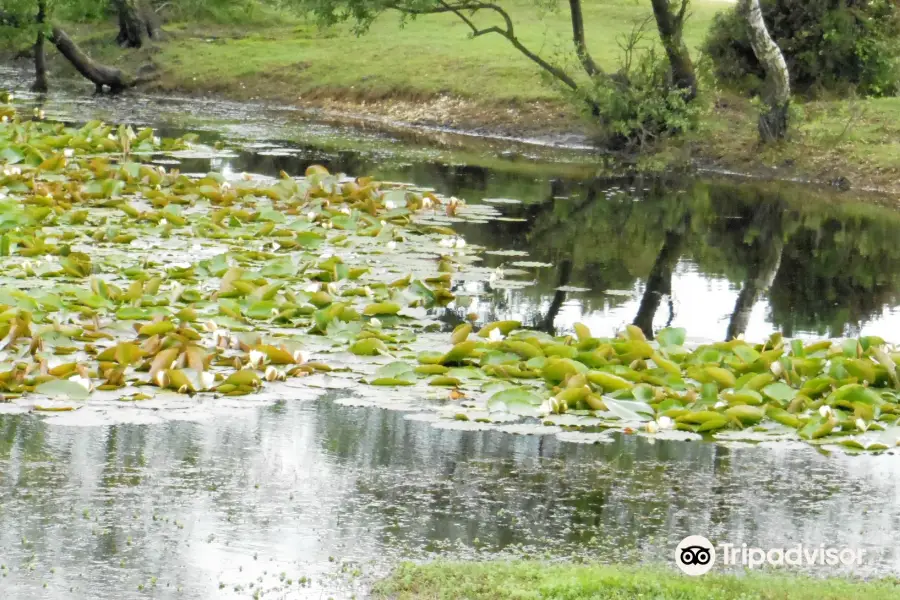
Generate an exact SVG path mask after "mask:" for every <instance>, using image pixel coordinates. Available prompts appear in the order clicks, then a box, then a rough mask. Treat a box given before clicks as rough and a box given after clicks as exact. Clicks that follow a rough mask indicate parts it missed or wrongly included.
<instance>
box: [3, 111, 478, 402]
mask: <svg viewBox="0 0 900 600" xmlns="http://www.w3.org/2000/svg"><path fill="white" fill-rule="evenodd" d="M4 100H8V98H4ZM0 111H2V114H3V122H2V123H0V161H2V171H0V261H2V265H3V270H2V275H0V394H2V397H3V398H4V399H5V400H15V399H20V398H23V397H27V398H31V397H32V396H33V397H34V398H36V399H35V400H34V408H36V409H38V410H67V409H74V408H78V407H79V406H80V404H78V402H81V401H85V400H87V399H88V398H93V397H96V396H97V394H99V393H103V392H114V393H115V395H114V396H112V397H115V398H118V399H130V400H141V399H148V398H151V397H153V396H154V395H155V394H156V393H157V392H159V391H162V390H168V391H170V392H173V393H178V394H196V393H213V394H216V395H219V396H221V395H229V396H231V395H244V394H248V393H251V392H255V391H258V390H260V389H261V388H263V387H264V386H265V385H266V384H267V383H268V382H277V381H280V380H285V379H287V378H293V377H298V376H304V375H308V374H311V373H314V372H328V371H330V370H331V369H332V368H331V367H329V366H328V365H327V364H325V363H324V362H321V361H318V360H314V359H313V356H312V354H315V353H316V352H322V351H327V350H329V349H330V348H331V346H332V345H335V344H338V345H344V346H347V347H349V348H350V350H351V351H352V352H354V353H356V354H360V355H372V354H379V353H387V352H388V351H389V347H390V346H395V345H396V344H398V343H400V342H402V341H403V340H405V339H411V338H412V337H413V334H412V333H411V331H398V332H397V333H389V331H390V330H391V329H393V328H394V327H395V326H398V325H413V324H416V325H419V326H420V325H421V323H420V321H421V320H422V316H423V314H422V313H424V310H425V308H427V307H431V306H436V305H441V304H446V303H448V302H449V301H450V300H452V298H453V295H452V294H451V293H450V292H449V290H448V286H449V283H450V276H449V273H448V272H447V271H450V270H452V269H453V259H452V258H451V257H450V255H451V254H452V253H454V252H455V251H456V250H455V248H457V247H461V240H460V239H459V238H458V237H457V236H456V235H455V234H454V233H453V232H452V231H451V230H449V229H446V228H444V227H441V226H437V225H427V224H426V225H418V224H416V223H414V222H412V219H411V217H412V215H413V214H414V213H415V212H416V211H422V210H431V211H434V210H437V209H438V208H439V207H440V209H441V210H446V211H448V212H451V211H452V210H454V209H455V207H456V204H457V201H456V200H455V199H452V200H448V201H447V202H446V205H447V206H446V208H444V207H443V205H444V204H445V202H444V201H443V200H442V199H439V198H437V197H436V196H434V195H432V194H427V193H426V194H424V195H423V194H415V193H411V192H409V191H407V190H405V189H402V188H397V187H395V188H393V189H389V188H388V186H385V185H382V184H380V183H378V182H375V181H372V180H370V179H366V178H359V179H349V178H340V177H338V176H335V175H332V174H330V173H328V172H327V171H326V170H325V169H324V168H322V167H311V168H310V169H309V170H308V171H307V173H306V176H305V177H303V178H298V179H292V178H290V177H288V176H287V175H286V174H285V175H284V176H283V177H282V178H281V179H280V180H271V179H268V178H260V177H254V176H250V175H247V176H238V177H235V178H232V179H231V180H229V179H227V178H226V177H225V176H223V175H222V174H218V173H211V174H208V175H205V176H188V175H186V174H182V173H179V172H178V171H175V170H172V171H167V170H166V168H165V167H164V166H161V165H159V164H153V162H152V160H153V159H154V157H157V158H158V157H159V156H160V155H162V156H165V155H172V156H183V155H185V154H190V153H197V152H203V151H209V149H207V150H204V149H202V148H200V147H198V146H195V145H192V143H191V142H192V140H191V138H185V139H181V140H162V139H159V138H158V137H156V136H155V135H154V133H153V131H152V130H150V129H144V130H141V131H133V130H132V129H131V128H129V127H126V126H119V127H112V126H109V125H105V124H103V123H100V122H90V123H87V124H85V125H83V126H81V127H78V128H73V127H68V126H65V125H63V124H56V123H46V122H43V121H41V120H40V116H39V115H35V118H34V119H32V120H27V119H23V118H21V117H20V116H19V115H17V114H16V112H15V110H14V109H13V107H12V106H11V105H9V104H5V105H3V107H2V109H0ZM447 241H449V242H450V243H449V248H452V249H449V250H446V251H445V252H444V253H443V254H446V256H443V255H442V254H438V257H439V258H440V260H438V261H436V263H435V264H433V261H431V260H429V259H427V258H420V259H419V260H418V262H416V261H411V262H408V265H407V266H408V267H409V268H408V269H406V271H405V272H406V276H405V277H401V278H395V277H394V276H393V272H392V271H389V270H388V269H384V268H381V267H380V266H379V263H380V262H382V259H381V258H379V256H380V255H384V254H398V255H401V254H407V253H409V251H410V248H419V249H426V248H433V249H435V250H437V249H442V250H443V249H444V248H445V246H447V245H448V244H447ZM442 242H443V243H444V244H445V245H444V246H441V245H439V244H441V243H442ZM385 260H387V259H385ZM395 262H397V263H399V264H403V261H402V260H397V261H395ZM417 271H418V272H417ZM420 311H421V312H420ZM106 397H107V398H110V397H111V396H109V395H107V396H106ZM53 398H62V399H64V400H66V401H68V402H67V403H65V404H62V405H60V404H56V403H53V402H51V401H50V399H53Z"/></svg>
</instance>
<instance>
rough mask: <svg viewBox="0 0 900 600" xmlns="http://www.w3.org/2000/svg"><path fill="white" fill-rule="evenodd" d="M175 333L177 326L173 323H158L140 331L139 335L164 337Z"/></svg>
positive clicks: (144, 327) (143, 327)
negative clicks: (172, 332)
mask: <svg viewBox="0 0 900 600" xmlns="http://www.w3.org/2000/svg"><path fill="white" fill-rule="evenodd" d="M171 331H175V324H174V323H172V322H171V321H157V322H156V323H148V324H147V325H143V326H141V328H140V329H138V335H142V336H146V337H150V336H154V335H163V334H166V333H169V332H171Z"/></svg>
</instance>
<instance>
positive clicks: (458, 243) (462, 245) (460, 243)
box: [455, 238, 466, 248]
mask: <svg viewBox="0 0 900 600" xmlns="http://www.w3.org/2000/svg"><path fill="white" fill-rule="evenodd" d="M455 246H456V247H457V248H465V247H466V240H464V239H463V238H456V244H455Z"/></svg>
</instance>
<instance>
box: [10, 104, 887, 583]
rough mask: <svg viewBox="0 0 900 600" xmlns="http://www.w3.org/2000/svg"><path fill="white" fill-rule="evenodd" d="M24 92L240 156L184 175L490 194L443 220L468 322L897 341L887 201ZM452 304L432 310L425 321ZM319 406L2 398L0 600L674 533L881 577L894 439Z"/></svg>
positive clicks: (575, 552) (572, 156)
mask: <svg viewBox="0 0 900 600" xmlns="http://www.w3.org/2000/svg"><path fill="white" fill-rule="evenodd" d="M44 106H45V107H46V109H47V110H48V112H49V113H51V116H55V117H58V118H63V119H69V120H85V119H88V118H93V117H98V118H104V119H107V120H110V121H120V120H124V121H128V122H134V123H141V124H154V125H156V126H158V127H160V128H161V129H163V130H164V131H165V132H167V133H168V134H176V133H180V132H181V131H183V130H184V129H185V128H190V129H200V130H202V131H203V134H202V135H203V140H204V141H206V142H208V143H213V142H215V141H225V142H226V143H227V144H228V145H229V146H230V147H233V148H234V149H235V152H234V156H233V157H232V158H215V159H207V158H198V159H191V160H186V161H184V162H183V164H182V168H183V169H184V170H185V171H190V172H202V171H206V170H209V169H216V170H221V169H226V170H227V169H231V170H233V171H237V172H240V171H249V172H257V173H267V174H277V173H278V172H279V171H281V170H284V171H286V172H288V173H289V174H299V173H302V172H303V170H304V169H305V168H306V166H308V165H309V164H313V163H316V162H318V163H324V164H326V165H328V166H329V167H330V168H332V169H333V170H342V171H345V172H348V173H354V174H363V173H372V174H374V175H376V176H379V177H382V178H388V179H394V180H402V181H411V182H414V183H415V184H417V185H419V186H431V187H435V188H437V189H439V190H440V191H441V192H443V193H445V194H455V195H457V196H460V197H462V198H465V199H466V200H467V201H469V202H471V203H476V202H488V203H491V204H493V205H495V206H496V207H498V208H499V209H500V210H501V213H502V215H503V217H502V218H501V219H494V220H489V221H487V222H484V223H472V222H465V223H459V224H458V227H459V229H460V231H461V232H462V233H463V234H464V235H465V237H466V239H467V240H468V241H469V243H470V244H471V243H474V244H480V245H484V246H486V247H488V248H489V249H491V251H492V252H490V253H488V254H487V255H486V262H487V264H488V266H490V267H492V268H493V269H494V272H495V275H496V276H495V277H494V278H493V279H492V280H489V281H471V282H465V281H464V282H460V283H459V285H458V287H457V289H456V290H455V291H456V292H457V294H460V295H465V294H469V295H471V296H472V298H473V300H472V305H471V306H470V310H475V311H477V312H479V313H480V314H481V315H482V317H484V318H486V319H494V318H517V319H520V320H522V321H523V322H525V323H527V324H528V325H530V326H534V327H539V328H543V329H546V330H556V331H561V330H566V329H568V328H570V327H571V325H572V324H573V323H574V322H576V321H579V320H580V321H583V322H585V323H587V324H589V325H590V326H591V328H592V329H593V330H594V331H595V332H598V333H600V332H608V333H611V332H612V331H613V330H614V329H616V328H618V327H621V326H622V325H624V324H625V323H630V322H635V323H637V324H639V325H640V326H642V327H643V328H645V329H647V330H650V329H652V328H658V327H661V326H663V325H666V324H672V325H675V326H683V327H686V328H687V329H688V332H689V334H690V335H691V336H692V337H694V338H695V339H723V338H725V337H726V336H728V335H737V334H741V333H743V334H745V335H746V336H747V337H748V338H752V339H759V338H761V337H763V336H765V335H767V334H768V333H769V332H771V331H773V330H781V331H783V332H785V333H786V334H787V335H792V336H800V337H808V336H813V335H835V336H837V335H853V334H856V333H859V332H863V333H875V334H878V335H881V336H883V337H885V338H887V339H889V340H891V341H900V320H898V306H900V275H898V274H900V268H898V267H900V246H898V244H897V242H896V241H897V240H898V239H900V216H898V213H897V210H896V207H895V206H894V203H893V201H892V200H891V199H881V202H880V203H875V202H869V203H867V204H858V203H851V202H845V201H842V200H841V198H833V197H831V196H829V195H828V194H827V193H826V192H824V191H822V190H816V189H809V188H801V187H797V186H785V185H774V184H748V183H743V184H741V183H736V182H734V181H730V180H724V179H706V180H699V179H683V178H678V177H667V178H596V177H595V175H596V171H597V167H596V166H595V165H592V163H591V162H590V161H589V160H588V158H586V157H585V156H584V155H583V154H579V153H574V152H570V151H553V152H551V151H548V150H547V149H535V148H531V147H528V146H517V145H514V144H510V143H507V142H503V143H499V142H492V141H490V140H481V141H477V140H476V141H475V142H473V141H471V140H468V141H467V140H463V139H460V138H458V137H456V136H442V137H439V138H434V137H429V138H427V139H422V138H421V137H419V136H418V134H408V133H397V132H387V133H386V132H382V131H361V130H358V129H353V128H350V127H348V126H346V125H341V124H340V123H334V122H323V121H321V120H316V119H315V118H314V117H312V116H310V115H307V114H302V113H298V112H297V111H294V110H289V109H271V108H269V109H264V108H262V107H247V106H242V105H236V104H229V103H219V102H216V103H211V102H201V101H195V100H192V101H181V100H177V99H171V98H170V99H157V98H151V97H143V96H137V97H126V98H119V99H113V100H110V99H91V98H88V97H84V96H66V95H61V96H56V97H51V98H50V99H49V100H48V101H46V102H45V103H44ZM474 165H481V166H474ZM517 263H518V264H517ZM461 318H463V315H462V314H454V313H448V314H446V315H445V316H444V319H445V321H447V324H448V326H450V325H452V324H453V323H454V322H455V320H458V319H461ZM342 398H343V395H342V393H341V392H339V391H333V392H330V393H329V395H328V396H326V397H324V398H319V399H315V400H300V399H291V400H287V401H281V402H278V403H276V404H274V405H272V406H268V407H264V408H250V409H245V410H240V411H230V412H216V413H215V414H212V413H211V414H210V415H209V416H208V418H206V419H201V420H199V421H198V422H165V423H162V424H153V425H137V424H134V425H104V426H96V427H68V426H62V425H56V424H53V423H50V422H47V421H45V420H42V418H40V417H36V416H32V415H23V416H4V415H0V565H2V566H0V598H4V599H5V598H23V599H30V598H39V597H50V598H110V599H112V598H116V599H118V598H131V597H134V598H144V597H155V598H169V597H171V598H213V597H249V596H252V595H253V593H254V592H255V591H256V590H258V589H262V590H263V591H265V592H266V593H265V594H264V595H263V597H281V598H327V597H329V596H333V597H335V598H345V597H350V596H352V595H353V594H356V595H358V596H365V593H366V589H367V584H368V583H369V582H370V581H371V580H372V579H373V578H375V577H378V576H379V575H381V574H383V573H385V572H386V570H387V569H389V568H390V566H391V565H392V564H394V563H395V561H396V560H399V559H400V558H414V559H422V558H429V557H433V556H450V557H474V556H532V557H540V556H548V557H550V558H570V557H572V556H579V557H586V558H588V559H601V560H607V561H649V562H667V561H669V557H670V555H671V551H672V548H673V547H674V546H675V544H676V543H677V542H678V541H679V540H680V539H681V538H682V537H684V536H685V535H687V534H691V533H706V534H707V536H708V537H710V538H711V539H713V540H714V541H718V542H731V543H736V544H741V543H748V544H750V545H754V546H759V547H764V548H767V547H780V546H790V545H794V544H797V543H803V544H805V545H808V546H818V545H819V544H826V545H832V546H852V547H857V548H865V549H867V550H868V558H867V560H866V561H865V563H864V564H863V565H862V566H861V567H859V568H856V569H855V570H854V571H853V572H854V573H855V574H859V575H864V576H865V575H875V574H887V573H890V574H900V563H898V557H897V556H896V555H895V553H894V550H893V547H894V544H895V538H896V535H897V532H898V531H900V523H898V519H900V502H898V500H900V497H898V492H900V484H898V480H897V477H896V474H897V470H898V462H897V460H898V458H897V456H895V455H890V454H885V455H882V456H845V455H840V456H826V455H823V454H819V453H817V452H816V451H815V450H813V449H811V448H809V447H805V446H803V447H794V446H777V445H768V446H762V447H761V446H757V447H754V446H749V445H732V446H723V445H711V444H705V443H682V442H671V441H656V442H653V441H652V440H648V439H646V438H637V437H631V436H615V437H614V438H613V441H607V442H605V443H603V444H597V445H589V444H584V443H573V442H571V441H567V438H566V437H565V436H552V435H547V436H540V435H528V436H526V435H512V434H508V433H500V432H497V431H467V430H464V429H459V427H463V426H462V425H460V424H458V423H454V422H450V423H448V424H445V425H444V426H443V427H441V428H438V427H434V426H433V425H432V424H431V423H429V422H426V421H424V420H421V419H419V418H418V417H417V416H416V415H409V414H404V413H402V412H398V411H387V410H381V409H376V408H360V407H354V406H346V405H343V404H341V403H340V402H335V400H340V399H342ZM582 439H584V438H582ZM813 572H814V573H815V574H819V575H828V574H832V573H833V571H829V572H823V571H822V570H821V569H820V570H813ZM301 582H302V583H301ZM45 585H46V589H45V587H44V586H45Z"/></svg>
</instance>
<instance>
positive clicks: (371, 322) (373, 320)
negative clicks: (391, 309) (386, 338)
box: [369, 317, 381, 327]
mask: <svg viewBox="0 0 900 600" xmlns="http://www.w3.org/2000/svg"><path fill="white" fill-rule="evenodd" d="M369 325H371V326H372V327H381V321H379V320H378V317H372V318H371V320H369Z"/></svg>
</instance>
